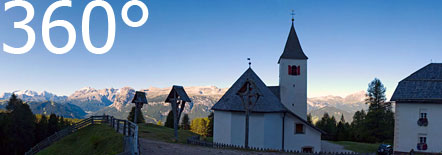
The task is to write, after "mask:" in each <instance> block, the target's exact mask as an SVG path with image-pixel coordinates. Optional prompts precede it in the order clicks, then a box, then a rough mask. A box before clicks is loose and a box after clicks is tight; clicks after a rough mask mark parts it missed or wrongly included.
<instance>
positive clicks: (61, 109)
mask: <svg viewBox="0 0 442 155" xmlns="http://www.w3.org/2000/svg"><path fill="white" fill-rule="evenodd" d="M170 90H171V88H170V87H169V88H156V87H151V88H148V89H142V90H141V91H143V92H146V94H147V99H148V101H149V104H148V105H147V106H144V107H143V108H142V111H143V114H144V117H145V118H146V120H147V121H148V122H157V121H160V120H161V121H163V122H164V121H165V119H166V116H167V113H168V112H169V111H170V105H169V104H168V103H165V102H164V101H165V98H166V96H167V94H169V92H170ZM185 90H186V92H187V94H188V95H189V96H190V97H191V99H192V101H193V102H192V103H188V104H187V105H186V108H185V110H184V113H187V114H189V117H190V119H193V118H196V117H207V116H208V115H209V113H210V108H211V107H212V106H213V105H214V104H215V103H216V102H217V101H218V100H219V99H220V98H221V97H222V95H224V93H225V92H226V91H227V89H224V88H217V87H214V86H198V87H185ZM13 93H15V94H16V95H17V96H19V98H22V99H23V100H24V101H27V102H29V103H30V105H31V108H33V111H34V113H51V112H56V113H57V112H58V113H60V114H61V115H63V116H71V117H74V118H83V117H88V116H90V115H102V114H110V115H113V116H115V117H117V118H120V119H125V118H126V117H127V115H128V114H129V111H130V109H131V107H132V106H133V104H132V103H130V102H131V100H132V98H133V96H134V94H135V90H134V89H133V88H130V87H123V88H120V89H115V88H106V89H94V88H90V87H85V88H82V89H80V90H77V91H75V92H74V93H73V94H72V95H70V96H57V95H54V94H52V93H48V92H42V93H37V92H34V91H29V90H27V91H15V92H13ZM11 95H12V93H3V94H0V100H7V99H8V98H9V97H10V96H11ZM364 98H365V93H364V92H363V91H361V92H357V93H354V94H351V95H348V96H346V97H340V96H324V97H315V98H309V99H308V101H307V103H308V112H309V113H311V114H312V117H313V119H314V120H319V119H320V118H321V117H322V116H323V114H324V113H325V112H327V113H329V114H330V115H332V116H335V117H336V119H340V117H341V115H342V114H343V115H344V117H345V119H346V120H347V121H351V120H352V117H353V114H354V112H356V111H357V110H360V109H366V108H367V105H365V103H364ZM47 101H54V102H47ZM37 103H38V104H40V105H38V104H37ZM4 104H5V103H3V104H1V102H0V108H2V105H4ZM32 104H35V105H32ZM3 107H4V106H3ZM76 107H78V108H76ZM85 112H86V113H85ZM63 113H66V114H63Z"/></svg>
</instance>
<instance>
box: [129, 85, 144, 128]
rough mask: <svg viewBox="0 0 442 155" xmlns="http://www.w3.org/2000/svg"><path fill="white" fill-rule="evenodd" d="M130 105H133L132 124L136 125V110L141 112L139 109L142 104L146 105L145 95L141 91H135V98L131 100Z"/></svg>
mask: <svg viewBox="0 0 442 155" xmlns="http://www.w3.org/2000/svg"><path fill="white" fill-rule="evenodd" d="M132 103H134V104H135V114H134V123H135V124H137V118H138V115H139V114H138V110H140V111H141V108H142V107H143V105H144V104H147V98H146V93H145V92H141V91H136V92H135V96H134V98H133V99H132Z"/></svg>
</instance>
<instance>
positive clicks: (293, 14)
mask: <svg viewBox="0 0 442 155" xmlns="http://www.w3.org/2000/svg"><path fill="white" fill-rule="evenodd" d="M290 15H292V22H293V21H295V10H292V13H290Z"/></svg>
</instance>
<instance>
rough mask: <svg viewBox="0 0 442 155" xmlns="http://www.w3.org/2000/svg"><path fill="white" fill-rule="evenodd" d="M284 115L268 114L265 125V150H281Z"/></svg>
mask: <svg viewBox="0 0 442 155" xmlns="http://www.w3.org/2000/svg"><path fill="white" fill-rule="evenodd" d="M282 115H283V114H282V113H266V114H264V116H265V125H264V130H265V133H264V146H265V148H271V149H278V150H279V149H281V148H282V147H281V146H282Z"/></svg>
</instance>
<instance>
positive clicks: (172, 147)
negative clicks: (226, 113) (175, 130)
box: [139, 138, 352, 155]
mask: <svg viewBox="0 0 442 155" xmlns="http://www.w3.org/2000/svg"><path fill="white" fill-rule="evenodd" d="M139 140H140V147H141V148H140V151H141V154H142V155H178V154H179V155H200V154H204V155H212V154H213V155H221V154H222V155H224V154H229V155H252V154H253V155H281V154H288V153H279V152H254V151H241V150H234V149H216V148H209V147H202V146H195V145H186V144H177V143H166V142H160V141H154V140H149V139H144V138H140V139H139ZM321 145H322V151H324V152H352V151H349V150H345V149H344V147H343V146H341V145H338V144H333V143H331V142H327V141H322V142H321Z"/></svg>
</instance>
